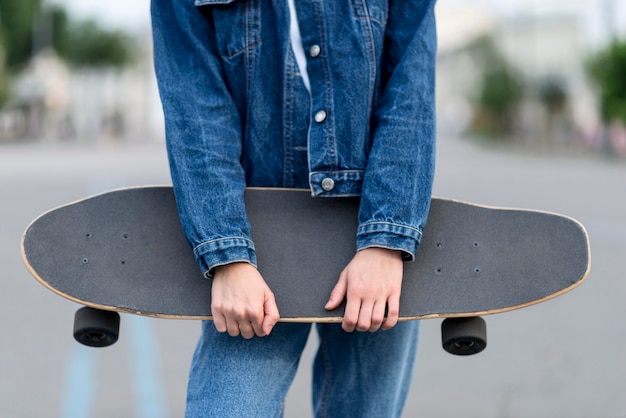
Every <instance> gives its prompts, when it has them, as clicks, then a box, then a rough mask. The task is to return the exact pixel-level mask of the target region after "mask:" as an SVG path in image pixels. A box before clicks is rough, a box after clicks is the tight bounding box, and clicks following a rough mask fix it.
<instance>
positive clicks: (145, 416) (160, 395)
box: [124, 315, 167, 418]
mask: <svg viewBox="0 0 626 418" xmlns="http://www.w3.org/2000/svg"><path fill="white" fill-rule="evenodd" d="M124 319H125V322H126V324H127V326H128V333H127V335H128V338H129V340H130V348H131V350H130V351H131V368H132V373H133V383H134V392H135V400H136V402H135V412H136V414H137V416H138V417H140V418H162V417H163V418H164V417H165V416H166V415H167V402H166V397H165V390H164V388H163V381H162V379H161V376H160V373H159V355H158V352H157V341H156V338H155V329H154V323H153V320H152V319H151V318H144V317H141V316H135V315H125V317H124Z"/></svg>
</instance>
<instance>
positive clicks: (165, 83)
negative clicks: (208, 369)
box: [151, 0, 256, 274]
mask: <svg viewBox="0 0 626 418" xmlns="http://www.w3.org/2000/svg"><path fill="white" fill-rule="evenodd" d="M151 14H152V25H153V38H154V60H155V70H156V75H157V81H158V86H159V92H160V95H161V102H162V105H163V111H164V115H165V130H166V141H167V151H168V158H169V163H170V170H171V176H172V182H173V184H174V192H175V195H176V200H177V204H178V209H179V214H180V218H181V223H182V226H183V229H184V232H185V235H186V237H187V239H188V241H189V242H190V244H191V245H192V247H193V252H194V255H195V257H196V259H197V261H198V264H199V265H200V268H201V270H202V271H203V272H204V273H205V274H209V272H210V271H212V269H213V268H215V267H216V266H219V265H222V264H227V263H230V262H233V261H247V262H250V263H251V264H253V265H254V264H256V258H255V253H254V246H253V243H252V241H251V239H250V226H249V222H248V219H247V216H246V212H245V205H244V200H243V192H244V189H245V174H244V171H243V168H242V166H241V163H240V160H241V153H242V121H241V116H240V114H239V112H238V109H237V107H236V104H235V103H234V101H233V98H232V97H231V95H230V93H229V91H228V88H227V86H226V83H225V81H224V78H223V68H222V64H221V59H220V57H219V54H218V53H217V48H216V46H215V41H214V37H213V36H212V33H214V32H213V27H212V24H211V20H210V18H208V17H207V16H205V15H204V14H203V12H201V11H200V10H199V9H198V8H197V7H196V6H195V5H194V2H193V1H190V0H152V4H151Z"/></svg>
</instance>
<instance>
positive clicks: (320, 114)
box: [315, 110, 326, 123]
mask: <svg viewBox="0 0 626 418" xmlns="http://www.w3.org/2000/svg"><path fill="white" fill-rule="evenodd" d="M325 120H326V112H325V111H323V110H319V111H317V112H316V113H315V122H317V123H322V122H324V121H325Z"/></svg>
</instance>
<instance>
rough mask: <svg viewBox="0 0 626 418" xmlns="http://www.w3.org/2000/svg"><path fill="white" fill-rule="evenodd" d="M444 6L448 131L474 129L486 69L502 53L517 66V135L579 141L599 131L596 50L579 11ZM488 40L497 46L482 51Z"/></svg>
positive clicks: (444, 125)
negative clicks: (590, 73)
mask: <svg viewBox="0 0 626 418" xmlns="http://www.w3.org/2000/svg"><path fill="white" fill-rule="evenodd" d="M437 12H438V25H439V30H440V53H439V59H438V85H437V88H438V103H439V105H438V106H439V109H438V110H439V120H440V128H441V131H442V132H444V133H458V132H466V131H468V130H470V129H471V125H472V120H473V117H474V116H475V114H476V112H477V109H476V99H477V97H478V96H479V95H480V89H481V88H482V87H483V85H484V84H483V83H485V81H486V80H485V79H484V72H485V69H486V68H488V66H489V65H490V64H491V63H489V62H485V61H486V60H493V59H496V58H494V57H497V59H501V60H502V61H503V62H504V63H506V65H507V66H508V67H509V68H510V69H511V71H512V75H513V76H515V77H516V78H517V79H518V84H519V86H520V90H521V95H520V98H519V99H518V104H517V106H516V111H515V114H514V115H513V117H512V123H511V131H510V132H508V135H509V137H510V138H509V139H515V140H518V141H524V142H529V143H538V144H543V145H577V144H578V143H580V142H581V141H582V138H583V137H585V136H588V135H592V134H593V131H595V130H597V127H598V125H599V123H600V122H599V120H600V119H599V115H598V111H597V103H596V99H595V95H594V93H593V90H592V88H591V86H590V84H589V82H588V81H587V78H586V76H585V70H584V65H585V59H586V57H587V56H588V54H589V48H588V43H587V42H586V39H585V33H586V31H585V27H584V25H585V22H584V21H582V20H581V15H580V14H579V13H575V12H574V11H573V9H571V8H569V9H568V8H556V9H554V10H542V12H541V13H536V11H535V10H533V9H527V10H525V11H523V10H522V11H520V10H518V11H516V13H513V14H501V13H498V12H497V11H496V10H495V9H493V8H492V7H488V6H487V5H483V6H482V7H480V6H479V5H476V4H471V5H470V4H467V5H466V6H462V5H459V4H455V5H454V6H446V4H445V3H444V2H441V3H439V5H438V10H437ZM485 40H488V42H485ZM481 45H482V46H481ZM484 45H491V46H492V47H493V48H494V51H495V52H493V53H491V54H485V53H479V52H478V51H477V48H479V47H483V48H484ZM486 57H488V58H486Z"/></svg>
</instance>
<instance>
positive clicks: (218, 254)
mask: <svg viewBox="0 0 626 418" xmlns="http://www.w3.org/2000/svg"><path fill="white" fill-rule="evenodd" d="M193 253H194V255H195V257H196V260H197V261H198V264H199V266H200V270H201V271H202V272H203V273H204V277H206V278H207V279H211V278H213V273H214V271H215V268H216V267H218V266H223V265H225V264H230V263H236V262H246V263H250V264H252V265H253V266H255V267H256V253H255V251H254V244H253V243H252V241H250V240H249V239H247V238H239V237H235V238H220V239H216V240H213V241H209V242H205V243H203V244H200V245H198V246H197V247H196V248H194V250H193Z"/></svg>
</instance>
